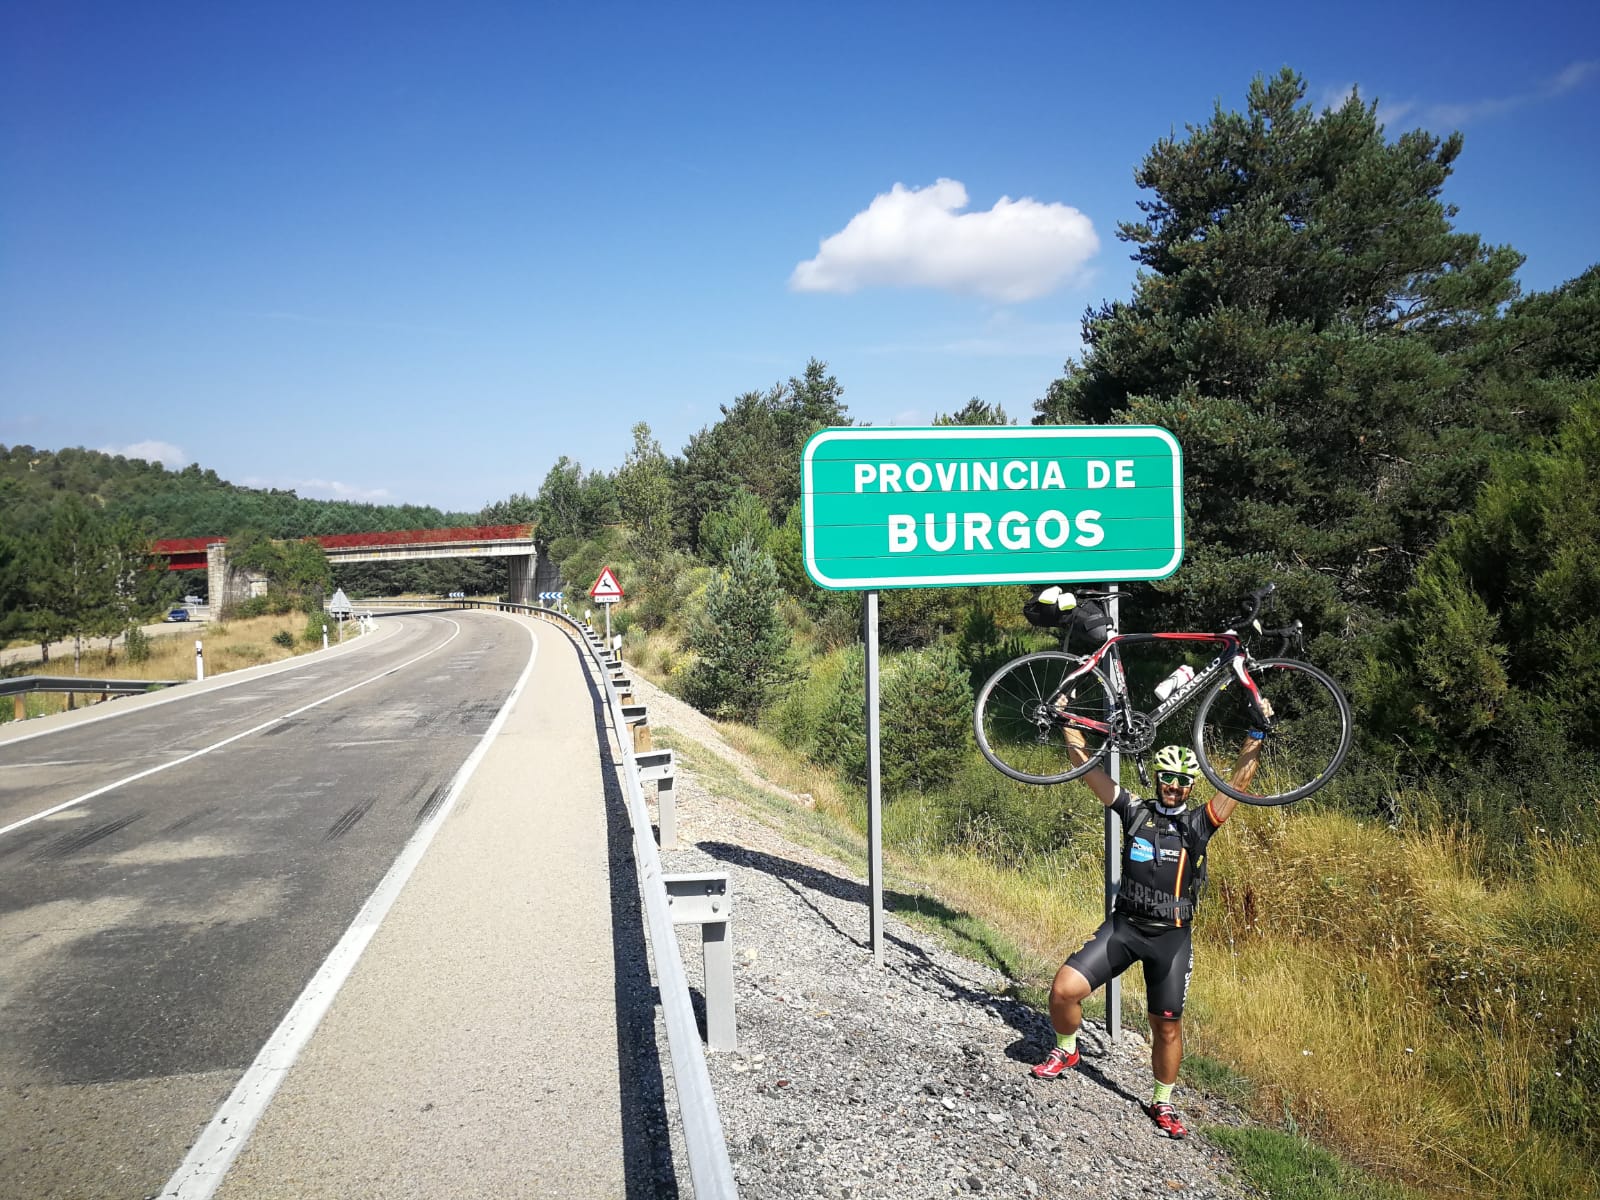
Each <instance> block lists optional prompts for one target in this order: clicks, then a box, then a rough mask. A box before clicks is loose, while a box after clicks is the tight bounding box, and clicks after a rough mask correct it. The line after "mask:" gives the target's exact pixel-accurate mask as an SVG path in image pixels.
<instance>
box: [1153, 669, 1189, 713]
mask: <svg viewBox="0 0 1600 1200" xmlns="http://www.w3.org/2000/svg"><path fill="white" fill-rule="evenodd" d="M1193 678H1194V668H1193V667H1191V666H1190V665H1189V664H1188V663H1184V664H1183V666H1181V667H1179V668H1178V669H1177V670H1176V671H1174V672H1173V673H1172V674H1171V675H1168V676H1167V677H1166V678H1165V679H1163V680H1162V681H1161V682H1160V683H1158V684H1156V699H1157V700H1160V701H1161V702H1162V703H1166V699H1167V697H1168V696H1170V695H1172V693H1173V692H1175V691H1177V690H1178V689H1179V688H1181V687H1183V686H1184V685H1185V684H1186V683H1188V682H1189V681H1190V680H1191V679H1193Z"/></svg>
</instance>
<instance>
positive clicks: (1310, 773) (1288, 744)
mask: <svg viewBox="0 0 1600 1200" xmlns="http://www.w3.org/2000/svg"><path fill="white" fill-rule="evenodd" d="M1248 671H1249V674H1250V677H1251V678H1252V679H1253V680H1255V683H1256V686H1257V687H1258V688H1259V689H1260V690H1261V695H1262V696H1264V697H1265V698H1266V699H1267V700H1268V701H1269V702H1270V703H1271V705H1272V725H1271V728H1270V729H1269V731H1268V733H1267V736H1266V737H1265V738H1264V739H1262V742H1261V750H1260V759H1259V766H1258V768H1257V770H1256V774H1255V778H1254V779H1252V780H1250V781H1249V782H1248V783H1247V784H1246V785H1245V789H1244V790H1239V789H1235V788H1234V787H1233V785H1232V782H1231V780H1232V777H1233V774H1234V771H1235V769H1236V768H1237V766H1238V761H1239V755H1240V752H1241V751H1242V750H1243V748H1244V746H1245V741H1246V739H1247V738H1248V737H1249V733H1250V730H1252V729H1256V728H1259V723H1258V721H1257V718H1256V715H1255V712H1254V709H1253V706H1252V704H1251V701H1250V697H1249V695H1248V694H1247V689H1246V688H1245V687H1244V686H1243V685H1241V684H1240V682H1239V680H1238V677H1237V676H1235V675H1234V674H1232V672H1229V673H1228V674H1226V675H1224V676H1223V677H1222V678H1221V679H1220V680H1219V681H1218V682H1217V684H1216V686H1214V687H1213V688H1212V689H1211V691H1210V692H1208V693H1207V694H1206V697H1205V699H1203V700H1202V701H1201V702H1200V710H1199V712H1197V713H1196V714H1195V718H1194V749H1195V755H1196V757H1198V758H1199V760H1200V770H1201V771H1203V772H1204V773H1205V777H1206V778H1207V779H1209V780H1210V781H1211V782H1212V784H1213V785H1214V786H1215V787H1216V789H1217V790H1218V791H1219V792H1221V793H1223V794H1224V795H1226V796H1232V797H1233V798H1234V799H1235V800H1242V801H1244V802H1245V803H1246V804H1288V803H1290V802H1291V801H1294V800H1300V799H1303V798H1304V797H1306V796H1309V795H1311V793H1312V792H1314V791H1316V790H1317V789H1319V788H1321V787H1323V786H1324V785H1326V784H1327V782H1328V781H1329V780H1330V779H1332V778H1333V776H1334V773H1335V772H1337V771H1338V769H1339V767H1340V765H1341V764H1342V763H1343V762H1344V758H1345V755H1346V754H1348V753H1349V752H1350V743H1351V741H1352V740H1353V734H1354V725H1353V723H1352V721H1351V717H1350V702H1349V701H1348V700H1346V699H1345V697H1344V693H1343V692H1341V691H1340V690H1339V685H1338V684H1337V683H1335V682H1334V681H1333V679H1332V677H1331V676H1329V675H1328V674H1327V672H1325V671H1323V670H1321V669H1320V668H1317V667H1313V666H1312V665H1311V664H1310V663H1303V662H1299V661H1297V660H1295V659H1292V658H1263V659H1257V660H1256V661H1255V662H1253V663H1251V664H1250V666H1249V668H1248Z"/></svg>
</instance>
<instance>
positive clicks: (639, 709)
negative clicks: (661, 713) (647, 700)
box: [622, 704, 650, 754]
mask: <svg viewBox="0 0 1600 1200" xmlns="http://www.w3.org/2000/svg"><path fill="white" fill-rule="evenodd" d="M622 719H623V720H624V721H626V722H627V723H628V727H629V728H630V729H631V730H633V752H634V753H635V754H637V753H639V751H641V750H648V749H650V718H649V717H648V715H647V714H646V712H645V706H644V705H643V704H624V705H623V706H622Z"/></svg>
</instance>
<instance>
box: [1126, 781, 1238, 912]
mask: <svg viewBox="0 0 1600 1200" xmlns="http://www.w3.org/2000/svg"><path fill="white" fill-rule="evenodd" d="M1111 811H1112V812H1114V813H1116V814H1117V816H1118V817H1120V818H1121V820H1122V832H1123V838H1122V840H1123V847H1122V884H1121V886H1120V887H1119V888H1118V890H1117V903H1116V911H1117V912H1120V913H1126V914H1127V915H1128V916H1130V917H1132V918H1134V920H1135V921H1136V922H1138V923H1139V924H1140V925H1142V926H1148V927H1151V928H1170V927H1177V926H1182V925H1187V924H1188V923H1189V921H1190V920H1192V919H1193V917H1194V910H1195V905H1196V903H1197V902H1198V901H1199V884H1200V882H1201V881H1202V880H1203V879H1204V878H1205V864H1206V844H1207V843H1208V842H1210V841H1211V835H1212V834H1214V833H1215V832H1216V831H1217V830H1218V829H1220V828H1221V827H1222V822H1221V821H1220V820H1218V819H1217V815H1216V810H1215V809H1213V807H1212V806H1211V804H1209V803H1208V804H1207V805H1206V806H1205V807H1204V808H1196V809H1191V810H1189V811H1188V812H1184V813H1179V814H1178V815H1177V816H1173V817H1169V816H1163V815H1162V814H1161V812H1160V810H1159V809H1157V808H1156V806H1155V805H1154V804H1152V803H1151V802H1150V801H1148V800H1141V799H1140V798H1139V797H1137V796H1135V795H1133V794H1132V793H1131V792H1129V791H1128V790H1127V789H1126V788H1119V789H1118V790H1117V798H1116V799H1115V800H1113V801H1112V802H1111Z"/></svg>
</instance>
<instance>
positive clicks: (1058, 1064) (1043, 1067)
mask: <svg viewBox="0 0 1600 1200" xmlns="http://www.w3.org/2000/svg"><path fill="white" fill-rule="evenodd" d="M1077 1065H1078V1052H1077V1051H1076V1050H1074V1051H1073V1052H1072V1053H1071V1054H1068V1053H1067V1052H1066V1051H1065V1050H1063V1049H1062V1048H1061V1047H1060V1046H1057V1047H1056V1048H1055V1049H1054V1050H1052V1051H1050V1053H1049V1054H1048V1055H1046V1056H1045V1060H1044V1061H1043V1062H1042V1063H1040V1064H1039V1065H1038V1066H1036V1067H1034V1068H1033V1077H1034V1078H1035V1079H1054V1078H1055V1077H1056V1076H1057V1075H1060V1074H1061V1073H1062V1072H1063V1071H1070V1070H1072V1068H1073V1067H1075V1066H1077Z"/></svg>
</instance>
